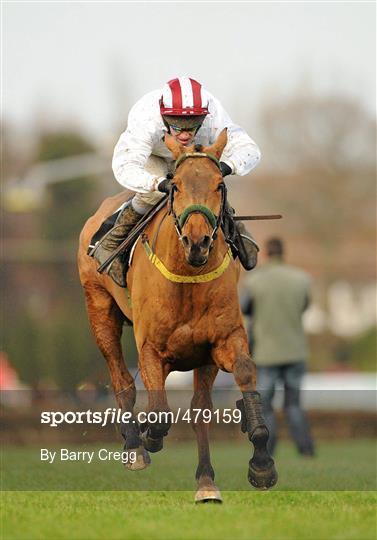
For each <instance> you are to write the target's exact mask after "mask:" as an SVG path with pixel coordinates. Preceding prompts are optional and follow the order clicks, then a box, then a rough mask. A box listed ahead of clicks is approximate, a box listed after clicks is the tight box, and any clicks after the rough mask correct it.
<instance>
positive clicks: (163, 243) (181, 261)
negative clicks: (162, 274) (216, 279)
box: [148, 209, 229, 276]
mask: <svg viewBox="0 0 377 540" xmlns="http://www.w3.org/2000/svg"><path fill="white" fill-rule="evenodd" d="M165 214H166V209H165V210H164V211H162V212H159V214H157V216H156V219H155V220H154V223H153V227H152V229H151V234H150V244H151V247H152V250H153V251H154V253H155V254H156V255H157V256H158V258H159V259H160V260H161V261H162V262H163V263H164V265H165V266H166V267H167V268H168V269H169V270H170V271H171V272H174V273H175V274H179V275H186V276H195V275H199V274H205V273H207V272H210V271H212V270H214V269H215V268H217V267H218V266H219V265H220V264H221V263H222V261H223V259H224V256H225V254H226V252H227V250H228V247H229V246H228V245H227V244H226V242H225V239H224V237H223V234H222V231H221V230H219V231H218V238H217V240H215V242H214V244H213V248H212V250H211V252H210V255H209V258H208V262H207V264H206V265H204V266H200V267H197V268H196V267H194V266H191V265H190V264H188V263H187V262H186V259H185V254H184V249H183V246H182V242H181V240H180V239H179V236H178V233H177V230H176V228H175V226H174V222H173V219H172V217H171V216H170V215H168V216H166V217H165V218H164V219H163V217H164V215H165ZM162 219H163V221H162V223H161V220H162ZM148 236H149V235H148Z"/></svg>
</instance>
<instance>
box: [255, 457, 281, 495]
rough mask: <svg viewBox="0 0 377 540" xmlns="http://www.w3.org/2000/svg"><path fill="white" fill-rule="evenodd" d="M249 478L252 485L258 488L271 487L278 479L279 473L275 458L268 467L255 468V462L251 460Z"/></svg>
mask: <svg viewBox="0 0 377 540" xmlns="http://www.w3.org/2000/svg"><path fill="white" fill-rule="evenodd" d="M248 480H249V482H250V484H251V485H252V486H254V487H255V488H257V489H270V488H272V487H273V486H274V485H275V484H276V482H277V481H278V473H277V472H276V469H275V465H274V462H273V460H271V463H270V464H269V465H268V467H267V468H266V469H259V470H258V469H255V468H254V467H253V462H252V460H250V462H249V474H248Z"/></svg>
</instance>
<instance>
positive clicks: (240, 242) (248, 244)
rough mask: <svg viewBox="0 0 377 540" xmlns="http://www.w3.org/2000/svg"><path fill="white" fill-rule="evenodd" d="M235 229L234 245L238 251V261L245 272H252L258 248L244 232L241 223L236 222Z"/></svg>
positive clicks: (244, 229) (243, 226)
mask: <svg viewBox="0 0 377 540" xmlns="http://www.w3.org/2000/svg"><path fill="white" fill-rule="evenodd" d="M236 229H237V234H236V237H235V242H234V243H235V246H236V248H237V250H238V256H239V259H240V261H241V264H242V266H243V267H244V268H245V270H252V269H253V268H254V267H255V266H256V264H257V260H258V251H259V246H258V244H257V243H256V241H255V240H254V238H253V237H252V236H251V235H250V233H249V232H248V231H247V230H246V227H245V225H244V224H243V223H242V221H236Z"/></svg>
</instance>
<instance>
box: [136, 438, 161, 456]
mask: <svg viewBox="0 0 377 540" xmlns="http://www.w3.org/2000/svg"><path fill="white" fill-rule="evenodd" d="M141 440H142V441H143V445H144V448H145V449H146V450H148V452H152V453H153V454H155V453H156V452H159V451H160V450H162V447H163V445H164V438H163V437H160V438H159V439H152V438H151V437H148V436H146V435H145V436H143V434H142V435H141Z"/></svg>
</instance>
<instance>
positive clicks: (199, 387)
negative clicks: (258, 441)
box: [191, 365, 222, 503]
mask: <svg viewBox="0 0 377 540" xmlns="http://www.w3.org/2000/svg"><path fill="white" fill-rule="evenodd" d="M218 371H219V369H218V367H217V366H215V365H212V366H202V367H200V368H196V369H194V395H193V397H192V400H191V418H192V420H193V422H192V428H193V430H194V431H195V435H196V439H197V443H198V458H199V463H198V468H197V469H196V475H195V477H196V480H197V481H198V490H197V492H196V495H195V502H197V503H204V502H220V503H221V502H222V498H221V494H220V491H219V490H218V489H217V487H216V485H215V482H214V480H215V471H214V470H213V467H212V464H211V457H210V451H209V441H208V429H209V424H208V422H204V418H203V410H205V409H206V410H210V411H212V409H213V404H212V399H211V390H212V386H213V383H214V380H215V378H216V375H217V373H218Z"/></svg>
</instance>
